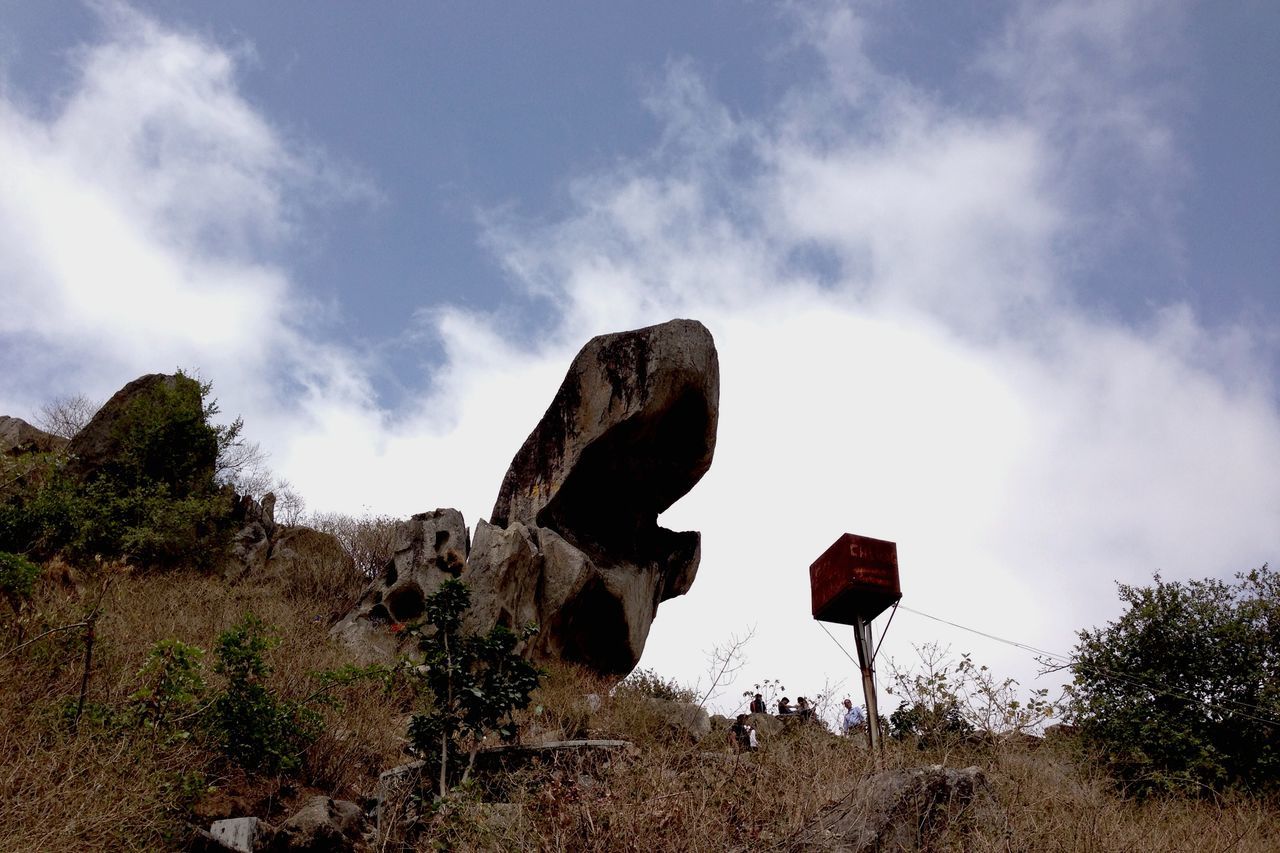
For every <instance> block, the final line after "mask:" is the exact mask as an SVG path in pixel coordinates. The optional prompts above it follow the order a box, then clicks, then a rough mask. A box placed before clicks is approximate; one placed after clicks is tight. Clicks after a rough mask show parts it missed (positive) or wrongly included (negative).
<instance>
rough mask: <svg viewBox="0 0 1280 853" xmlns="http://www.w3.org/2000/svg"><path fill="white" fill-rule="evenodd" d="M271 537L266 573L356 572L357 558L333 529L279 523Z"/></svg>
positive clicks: (273, 575)
mask: <svg viewBox="0 0 1280 853" xmlns="http://www.w3.org/2000/svg"><path fill="white" fill-rule="evenodd" d="M270 541H271V551H270V553H269V554H268V555H267V563H266V566H265V567H264V568H263V577H267V578H289V577H294V576H297V575H299V574H307V573H310V574H322V573H326V572H332V571H337V572H342V573H348V572H349V573H351V574H354V573H355V570H356V567H355V561H354V560H352V559H351V555H350V554H348V553H347V551H346V549H345V548H343V547H342V543H341V542H339V541H338V537H336V536H334V535H333V534H332V533H325V532H323V531H320V530H312V529H311V528H310V527H302V526H293V527H279V528H277V529H276V531H275V533H274V535H273V536H272V537H271V540H270Z"/></svg>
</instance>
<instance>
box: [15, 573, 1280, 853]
mask: <svg viewBox="0 0 1280 853" xmlns="http://www.w3.org/2000/svg"><path fill="white" fill-rule="evenodd" d="M304 565H305V563H304ZM112 571H114V580H113V581H112V583H111V585H110V587H109V589H108V590H107V592H106V594H105V596H104V597H103V599H102V616H101V618H100V620H99V622H98V632H97V639H96V643H95V646H94V660H93V666H92V672H91V676H92V677H91V680H90V682H89V689H88V705H87V711H86V713H85V715H84V716H83V718H82V720H81V722H80V725H79V727H78V729H73V728H72V727H71V726H70V725H69V723H68V718H67V711H66V709H67V708H69V707H70V708H74V703H75V700H76V698H77V696H78V694H79V689H80V683H81V676H82V674H83V656H84V649H85V646H84V633H83V631H82V630H73V631H63V632H57V633H53V634H50V635H48V636H46V637H44V638H43V639H40V640H38V641H37V642H34V643H32V644H31V645H29V646H27V647H25V648H24V649H22V650H21V651H19V652H16V653H13V654H9V655H7V656H6V657H4V658H2V659H0V684H3V685H4V686H3V688H2V689H0V827H3V829H4V831H3V832H2V833H0V851H18V850H157V849H181V848H182V847H183V846H184V844H185V843H186V840H187V838H188V835H187V833H188V821H193V820H196V818H194V817H193V816H192V808H193V807H196V806H197V803H200V806H199V807H200V809H201V811H200V818H199V821H200V822H202V823H205V824H207V822H208V820H209V819H210V817H211V812H210V808H212V807H210V806H209V802H210V801H211V800H215V801H216V800H217V799H218V797H221V799H222V806H221V807H223V808H224V809H226V810H229V811H234V812H235V813H240V814H245V813H252V814H257V815H259V816H262V817H267V818H269V819H274V818H278V817H279V816H280V815H281V814H282V813H283V812H284V810H285V809H286V808H287V807H289V806H290V805H291V804H292V803H293V802H295V801H296V800H297V799H299V798H301V797H303V796H306V795H308V794H310V793H313V792H316V791H321V792H324V793H326V794H330V795H332V796H337V797H344V798H347V799H359V798H361V797H364V796H369V795H372V794H373V793H374V790H375V785H376V782H377V775H378V773H379V771H381V770H384V769H386V768H389V767H392V766H394V765H396V764H400V763H402V762H403V761H404V760H405V759H406V757H405V755H404V753H403V746H404V741H403V734H404V730H405V723H406V719H405V716H406V714H407V712H408V711H409V710H410V708H409V697H408V696H407V695H406V694H402V693H397V694H394V695H390V696H388V695H387V694H385V693H384V692H383V691H382V690H381V688H380V687H379V686H378V685H375V684H372V683H364V684H360V685H357V686H354V687H352V688H348V689H347V690H345V691H343V692H342V694H341V695H340V696H339V698H340V700H341V708H340V709H337V710H327V711H325V712H324V713H325V728H324V733H323V734H322V735H321V737H320V738H319V739H318V740H317V741H316V742H315V743H314V744H313V745H312V746H311V747H310V748H309V749H308V751H307V753H306V754H305V756H304V758H305V766H304V768H303V770H302V771H301V773H300V774H298V775H296V776H294V777H290V778H251V777H247V776H245V775H244V774H243V773H241V772H239V771H236V770H234V769H233V768H230V767H228V766H227V765H226V764H225V762H223V761H222V760H221V759H220V758H219V756H218V754H217V751H216V750H215V749H214V748H213V746H212V745H211V744H208V743H203V742H201V740H200V738H199V737H198V736H195V737H192V738H190V739H188V740H181V741H176V742H167V741H166V740H165V739H164V738H156V737H153V736H150V735H148V734H147V733H146V732H145V731H138V730H133V731H125V730H121V728H120V727H119V726H113V725H112V723H111V722H110V720H109V719H107V718H106V717H105V716H104V712H105V711H109V710H111V709H119V708H121V707H123V706H124V704H126V702H127V699H128V697H129V695H130V694H131V693H132V692H133V691H135V690H136V689H137V688H138V686H139V679H138V671H139V669H140V668H141V667H142V664H143V662H144V660H145V658H146V654H147V651H148V649H149V648H150V647H151V645H152V644H153V643H155V642H156V641H158V640H160V639H165V638H176V639H179V640H182V641H183V642H186V643H189V644H193V645H196V646H200V647H201V648H204V649H207V650H209V655H207V656H206V659H205V668H206V674H207V677H208V678H209V680H210V682H211V683H216V681H217V677H216V676H214V675H213V674H212V673H211V672H210V670H211V669H212V649H213V648H214V644H215V641H216V638H217V636H218V635H219V634H220V633H221V632H223V631H225V630H226V629H227V628H228V627H230V626H231V625H232V624H234V623H235V622H236V621H238V620H239V619H240V618H241V617H242V616H243V615H244V614H245V613H246V612H250V611H251V612H253V613H255V614H257V615H258V616H259V617H260V618H262V619H263V620H264V621H266V622H267V623H268V624H270V625H272V626H274V628H275V630H276V633H277V634H278V635H279V636H280V638H281V642H280V645H279V646H278V647H277V648H276V649H274V650H273V652H272V653H271V654H270V657H269V660H270V662H271V663H272V665H273V666H274V667H275V672H274V675H273V678H272V685H273V686H274V687H275V688H276V689H277V690H278V691H279V693H281V694H282V695H283V696H285V697H288V698H292V699H295V700H296V699H301V698H303V697H304V696H307V695H308V694H310V693H311V692H312V691H313V690H314V688H315V681H314V679H312V678H311V673H313V672H315V671H317V670H323V669H332V668H336V667H338V666H341V665H342V664H344V663H347V662H348V659H347V656H346V654H345V652H344V650H343V649H342V648H341V647H339V646H336V645H335V644H333V643H331V642H330V641H329V639H328V628H329V624H328V615H327V614H329V612H330V610H331V608H330V606H329V603H330V602H331V600H332V599H331V597H332V596H335V595H338V596H345V595H348V594H349V593H350V592H351V587H352V586H353V585H354V586H357V587H358V585H359V584H361V583H363V578H360V577H355V578H350V579H348V578H343V577H335V576H330V575H325V576H323V577H317V578H310V579H308V578H302V577H297V576H296V574H295V575H294V576H291V577H288V578H282V579H277V580H274V581H270V580H258V581H252V582H242V583H239V584H235V585H228V584H226V583H225V582H223V581H221V580H218V579H216V578H211V577H207V576H202V575H197V574H192V573H184V572H178V573H173V574H169V575H161V576H149V577H137V576H134V575H132V574H130V573H128V572H127V571H123V570H120V569H119V568H118V567H117V568H116V569H114V570H112ZM100 583H101V580H100V579H94V578H86V577H77V576H76V575H75V573H73V572H71V571H70V570H68V569H66V568H65V567H54V569H53V570H50V571H48V572H46V578H45V580H44V581H43V582H42V585H41V586H40V588H39V589H38V591H37V593H36V595H35V598H34V600H33V603H32V606H31V607H29V608H28V610H27V611H26V614H25V616H24V619H23V623H22V625H20V626H19V625H18V624H16V623H15V622H14V621H13V620H12V619H9V621H8V622H6V623H4V624H3V625H0V650H7V649H12V648H13V647H14V646H15V645H16V644H17V643H18V642H22V641H23V640H29V639H31V638H32V637H35V636H36V635H38V634H39V633H41V632H42V631H44V630H47V629H49V628H53V627H57V626H60V625H69V624H74V623H77V622H79V621H81V620H82V619H83V618H84V615H85V613H86V612H87V611H88V610H89V609H91V608H92V607H93V605H94V603H95V601H96V600H97V597H98V594H99V591H100V589H101V587H100ZM317 616H319V617H320V618H319V619H318V620H317ZM6 618H7V617H6ZM0 653H3V651H0ZM610 688H611V684H610V683H609V682H606V681H603V680H601V679H599V678H597V677H594V676H592V675H590V674H589V673H585V672H583V671H581V670H578V669H574V668H572V667H557V668H556V669H555V670H554V671H553V672H552V673H551V674H550V676H549V677H548V679H547V680H546V681H545V682H544V684H543V686H542V687H541V688H540V689H539V690H538V692H537V693H536V695H535V698H534V702H533V704H532V705H531V706H530V708H529V709H527V710H526V711H525V712H524V713H523V718H522V722H523V724H524V733H525V739H526V742H538V741H544V740H557V739H572V738H621V739H625V740H629V741H631V742H632V743H634V744H635V748H634V749H633V750H629V751H623V752H621V753H616V754H614V755H613V757H612V758H610V759H609V760H607V761H603V760H598V761H595V762H594V763H593V762H587V763H585V764H582V763H569V762H568V761H567V760H561V761H560V762H559V763H551V764H549V765H545V766H537V767H530V768H527V769H524V770H521V771H518V772H516V773H515V774H513V775H512V776H510V777H508V778H505V779H503V780H500V783H493V782H492V781H491V782H489V783H488V784H483V783H482V784H477V785H476V786H474V787H472V788H470V789H468V790H464V791H461V792H459V793H458V794H457V795H455V796H452V797H451V798H450V799H449V800H448V801H447V802H445V803H443V804H440V805H438V806H436V807H434V808H433V807H431V806H430V805H429V804H428V805H427V806H426V807H425V814H424V815H423V821H424V824H423V827H422V830H421V831H420V832H418V833H417V834H416V835H415V836H414V838H413V839H412V840H409V841H408V842H407V843H403V842H405V841H406V837H405V836H406V834H407V833H406V831H405V830H406V826H405V822H404V821H403V820H397V819H396V818H395V816H396V815H397V814H398V815H400V816H401V817H403V815H404V814H405V813H406V811H405V809H406V808H408V810H409V811H413V808H409V807H410V806H412V804H411V803H409V802H407V801H402V802H400V803H398V804H396V803H392V804H388V809H387V812H386V814H387V820H386V821H385V823H384V827H383V828H384V833H383V835H382V837H381V839H380V841H379V842H378V844H377V845H375V846H376V847H377V849H383V850H403V849H421V850H429V849H441V848H452V849H458V850H575V851H576V850H644V851H646V853H647V851H652V850H654V849H661V850H689V851H711V850H715V851H721V850H746V849H751V850H791V849H797V846H796V841H795V839H796V837H797V834H798V833H799V831H800V830H801V829H802V828H803V827H804V826H805V825H806V824H807V823H808V822H809V821H811V820H812V819H813V817H814V816H815V815H816V814H817V813H818V812H819V810H820V809H821V808H822V807H823V806H824V805H825V804H826V803H828V802H831V801H834V800H838V799H841V798H843V797H845V796H846V795H848V794H850V793H851V792H855V791H856V789H857V788H858V787H859V785H860V784H861V783H862V781H863V780H865V779H866V778H867V777H868V776H869V775H870V774H871V773H873V772H875V769H876V768H875V763H874V762H873V761H872V757H871V756H870V754H869V753H868V752H867V750H866V749H865V748H863V747H862V745H861V744H860V743H858V742H856V741H853V740H846V739H841V738H837V737H834V736H831V735H829V734H827V733H826V732H824V731H821V730H819V729H818V728H816V727H812V726H793V727H790V728H788V729H786V730H785V731H784V732H783V733H780V734H778V735H775V736H772V737H770V736H763V737H762V742H761V749H760V750H759V752H757V753H754V754H752V755H749V756H738V755H735V754H734V753H733V752H732V751H731V749H730V748H729V746H728V743H727V739H726V738H725V734H724V732H722V731H721V732H713V733H712V734H711V735H710V736H708V737H707V738H704V739H703V742H701V743H693V742H691V741H690V739H689V738H688V737H687V736H683V735H680V734H678V733H676V732H673V731H672V730H671V729H670V728H668V727H667V726H666V725H665V724H664V723H663V721H662V719H661V717H660V716H659V715H658V714H657V713H656V712H655V710H654V708H653V706H652V705H650V704H647V703H645V702H643V701H640V700H638V699H637V697H635V696H634V695H629V694H626V693H622V692H618V693H614V694H612V695H611V690H610ZM588 695H594V697H596V698H595V699H591V700H589V699H587V698H586V697H587V696H588ZM934 763H942V764H946V765H949V766H954V767H963V766H967V765H970V764H976V765H978V766H979V767H981V768H982V769H983V771H984V773H985V774H986V777H987V779H988V781H989V793H988V795H985V796H982V797H980V798H978V799H977V800H976V801H975V802H974V803H973V804H972V805H971V806H969V808H968V811H967V814H966V815H965V819H964V820H963V821H962V822H961V825H960V829H959V830H957V832H954V833H952V834H950V835H947V836H944V838H943V839H941V840H940V841H937V842H936V843H935V846H934V848H933V849H940V850H945V849H956V850H967V851H1032V850H1035V851H1042V850H1051V851H1052V850H1062V851H1077V850H1088V851H1161V850H1165V851H1182V850H1196V851H1200V850H1208V851H1264V850H1268V851H1269V850H1275V849H1280V806H1278V805H1277V804H1276V803H1275V802H1271V801H1267V800H1264V799H1251V798H1246V797H1226V798H1222V799H1212V798H1206V799H1201V800H1188V799H1154V800H1150V801H1147V802H1142V803H1139V802H1134V801H1129V800H1125V799H1123V798H1122V797H1120V796H1118V795H1117V794H1116V793H1115V791H1114V789H1113V788H1112V787H1111V786H1110V784H1109V782H1108V780H1107V779H1106V778H1105V777H1104V776H1102V775H1101V774H1100V773H1099V772H1098V771H1097V770H1096V769H1095V768H1096V764H1095V763H1094V762H1092V761H1090V760H1089V759H1088V757H1087V756H1084V755H1081V754H1079V753H1078V752H1073V751H1072V750H1071V749H1070V748H1068V746H1066V745H1054V744H1042V745H1040V746H1039V747H1037V748H1034V749H1032V748H1030V747H1029V746H1027V745H1026V744H1022V745H1020V746H1017V745H1009V746H1005V747H1001V748H996V749H983V750H977V749H974V748H972V747H959V748H957V749H955V750H952V751H947V752H941V751H928V750H916V749H914V748H911V747H908V746H904V745H901V744H896V743H891V744H890V745H889V748H888V749H887V750H886V752H885V754H884V756H883V758H882V765H883V766H885V767H890V768H892V767H912V766H919V765H922V764H934ZM211 790H216V791H217V792H218V796H217V797H212V798H211V797H210V794H209V792H210V791H211ZM498 792H500V793H498ZM495 799H498V800H501V801H500V802H493V800H495ZM397 809H400V810H399V811H397ZM393 841H394V842H395V843H393Z"/></svg>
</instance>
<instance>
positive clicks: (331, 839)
mask: <svg viewBox="0 0 1280 853" xmlns="http://www.w3.org/2000/svg"><path fill="white" fill-rule="evenodd" d="M363 828H364V812H363V811H362V810H361V808H360V807H359V806H358V805H356V804H355V803H353V802H350V801H349V800H332V799H330V798H328V797H324V796H319V797H312V798H311V799H310V800H308V801H307V802H306V804H305V805H304V806H303V807H302V808H301V809H299V810H298V811H297V812H296V813H295V814H294V815H293V816H292V817H290V818H289V819H288V820H286V821H285V822H284V823H282V824H281V825H280V828H279V829H278V830H277V831H276V834H275V838H274V840H273V841H272V842H271V846H270V849H271V850H272V851H273V852H274V851H281V853H285V851H288V853H339V851H347V850H354V849H355V846H356V842H357V841H358V840H359V838H360V833H361V831H362V830H363Z"/></svg>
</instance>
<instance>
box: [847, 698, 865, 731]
mask: <svg viewBox="0 0 1280 853" xmlns="http://www.w3.org/2000/svg"><path fill="white" fill-rule="evenodd" d="M866 722H867V715H866V714H864V713H863V712H862V709H861V708H855V707H854V705H853V700H852V699H845V700H844V716H843V717H841V718H840V731H841V733H843V734H846V735H849V734H853V733H854V732H855V731H857V730H859V729H861V728H862V727H863V725H865V724H866Z"/></svg>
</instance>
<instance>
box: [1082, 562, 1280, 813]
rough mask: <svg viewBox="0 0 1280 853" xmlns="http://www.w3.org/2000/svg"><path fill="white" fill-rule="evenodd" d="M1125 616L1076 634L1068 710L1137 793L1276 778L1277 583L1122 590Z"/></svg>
mask: <svg viewBox="0 0 1280 853" xmlns="http://www.w3.org/2000/svg"><path fill="white" fill-rule="evenodd" d="M1119 592H1120V599H1121V600H1122V601H1123V602H1124V603H1125V604H1126V606H1127V609H1126V611H1125V613H1124V614H1123V615H1122V616H1121V617H1120V618H1119V619H1118V620H1116V621H1115V622H1111V623H1109V624H1108V625H1107V626H1106V627H1105V628H1100V629H1094V630H1084V631H1080V632H1079V638H1080V642H1079V644H1078V645H1077V646H1076V651H1075V658H1076V659H1075V663H1074V664H1073V665H1072V670H1073V673H1074V676H1075V681H1074V685H1073V687H1072V692H1073V700H1072V706H1071V710H1072V712H1073V715H1074V717H1075V719H1076V722H1077V723H1078V724H1079V726H1080V733H1081V735H1082V736H1083V737H1085V738H1087V739H1088V740H1089V741H1092V742H1093V743H1094V744H1096V745H1097V746H1098V747H1100V748H1101V749H1102V752H1103V755H1104V757H1105V759H1106V761H1107V762H1108V764H1109V766H1110V768H1111V770H1112V772H1113V773H1114V774H1115V775H1116V777H1117V778H1118V779H1119V780H1120V781H1121V782H1123V783H1124V784H1125V785H1126V786H1127V787H1128V788H1129V789H1130V790H1132V791H1134V792H1135V793H1139V794H1145V793H1149V792H1152V791H1159V790H1200V791H1204V790H1217V789H1221V788H1224V787H1227V786H1231V785H1240V786H1243V787H1246V788H1254V789H1260V788H1274V787H1275V786H1276V783H1277V780H1280V577H1278V576H1277V575H1276V573H1275V572H1274V571H1272V570H1271V569H1269V568H1268V567H1267V566H1265V565H1264V566H1263V567H1262V568H1260V569H1257V570H1254V571H1251V572H1247V573H1242V574H1238V575H1236V582H1235V583H1226V582H1223V581H1221V580H1216V579H1206V580H1192V581H1189V582H1187V583H1179V582H1172V583H1169V582H1165V581H1164V580H1162V579H1161V577H1160V575H1158V574H1157V575H1155V582H1154V583H1153V584H1152V585H1151V586H1128V585H1125V584H1120V585H1119Z"/></svg>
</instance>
